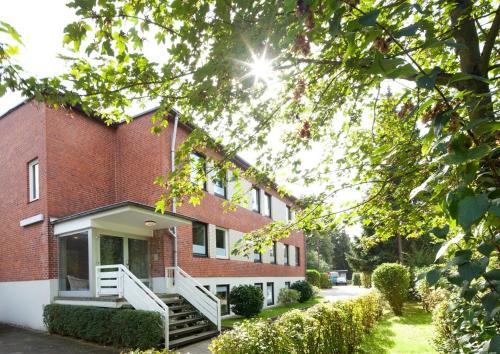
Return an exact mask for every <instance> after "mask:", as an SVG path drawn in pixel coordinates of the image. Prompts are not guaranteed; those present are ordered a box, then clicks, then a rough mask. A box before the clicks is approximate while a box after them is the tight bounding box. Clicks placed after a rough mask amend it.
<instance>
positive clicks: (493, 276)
mask: <svg viewBox="0 0 500 354" xmlns="http://www.w3.org/2000/svg"><path fill="white" fill-rule="evenodd" d="M484 276H485V277H486V279H488V280H500V269H498V268H497V269H492V270H490V271H489V272H487V273H486V274H485V275H484Z"/></svg>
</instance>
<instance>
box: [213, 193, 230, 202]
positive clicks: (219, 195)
mask: <svg viewBox="0 0 500 354" xmlns="http://www.w3.org/2000/svg"><path fill="white" fill-rule="evenodd" d="M214 196H216V197H219V198H221V199H224V200H227V196H225V195H222V194H219V193H215V192H214Z"/></svg>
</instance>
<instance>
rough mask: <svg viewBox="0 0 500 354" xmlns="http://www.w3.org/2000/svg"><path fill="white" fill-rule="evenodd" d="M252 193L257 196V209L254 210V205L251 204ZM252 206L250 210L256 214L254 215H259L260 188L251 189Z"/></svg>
mask: <svg viewBox="0 0 500 354" xmlns="http://www.w3.org/2000/svg"><path fill="white" fill-rule="evenodd" d="M254 191H255V192H256V196H257V203H256V204H257V209H254V205H253V204H254V203H253V195H254V194H253V193H254ZM251 202H252V205H251V208H252V211H254V212H256V213H259V214H260V213H261V207H260V188H259V187H256V186H253V187H252V200H251Z"/></svg>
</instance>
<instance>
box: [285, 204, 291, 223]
mask: <svg viewBox="0 0 500 354" xmlns="http://www.w3.org/2000/svg"><path fill="white" fill-rule="evenodd" d="M286 219H287V221H288V222H290V221H292V207H291V206H290V205H287V206H286Z"/></svg>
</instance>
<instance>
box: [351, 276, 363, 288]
mask: <svg viewBox="0 0 500 354" xmlns="http://www.w3.org/2000/svg"><path fill="white" fill-rule="evenodd" d="M352 285H355V286H361V274H360V273H352Z"/></svg>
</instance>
